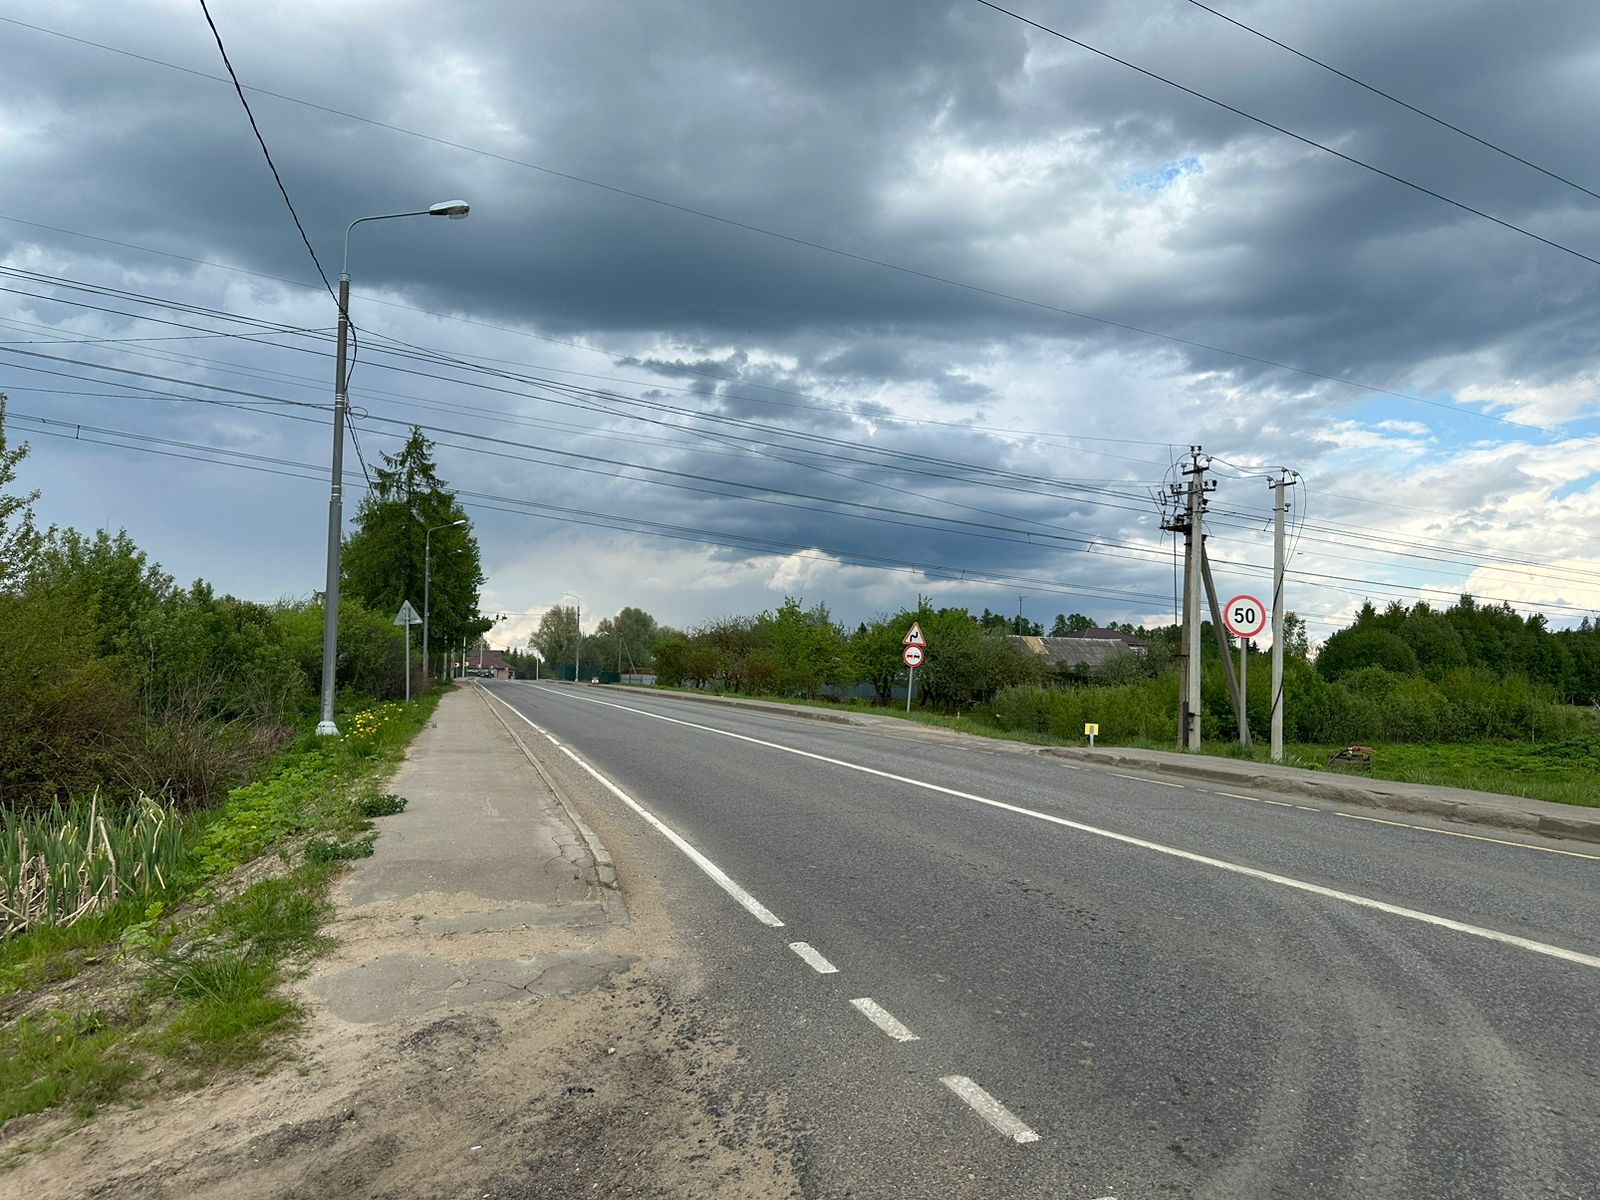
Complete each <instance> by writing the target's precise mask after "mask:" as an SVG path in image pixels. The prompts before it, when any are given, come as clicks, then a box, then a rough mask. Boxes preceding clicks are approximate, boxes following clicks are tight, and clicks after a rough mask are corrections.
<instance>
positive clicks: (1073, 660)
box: [1018, 637, 1131, 671]
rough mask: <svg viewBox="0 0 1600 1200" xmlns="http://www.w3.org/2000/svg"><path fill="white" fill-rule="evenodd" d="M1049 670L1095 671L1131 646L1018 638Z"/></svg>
mask: <svg viewBox="0 0 1600 1200" xmlns="http://www.w3.org/2000/svg"><path fill="white" fill-rule="evenodd" d="M1018 640H1019V641H1020V642H1022V644H1023V645H1024V646H1026V647H1027V648H1028V649H1029V650H1031V651H1033V652H1034V653H1035V654H1037V655H1038V656H1039V657H1040V658H1042V659H1044V660H1045V661H1046V662H1047V663H1049V664H1050V665H1051V666H1052V667H1066V668H1067V669H1069V670H1071V669H1073V668H1078V667H1081V668H1085V669H1087V670H1091V671H1093V670H1098V669H1099V668H1100V667H1103V666H1105V665H1106V663H1108V662H1110V661H1111V660H1112V659H1113V658H1116V657H1117V656H1118V655H1119V654H1127V653H1128V652H1129V651H1130V649H1131V647H1129V646H1127V645H1126V644H1124V643H1123V642H1121V641H1109V640H1105V639H1100V638H1070V637H1024V638H1019V639H1018Z"/></svg>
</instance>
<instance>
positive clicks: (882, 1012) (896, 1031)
mask: <svg viewBox="0 0 1600 1200" xmlns="http://www.w3.org/2000/svg"><path fill="white" fill-rule="evenodd" d="M850 1003H851V1004H853V1005H855V1006H856V1007H857V1008H858V1009H860V1010H861V1015H862V1016H864V1017H866V1019H867V1020H869V1021H871V1022H872V1023H873V1024H874V1025H876V1026H877V1027H878V1028H879V1029H881V1030H883V1031H884V1032H885V1033H887V1034H888V1035H889V1036H890V1037H892V1038H893V1039H894V1040H895V1041H897V1042H920V1041H921V1040H922V1039H921V1038H919V1037H918V1036H917V1035H916V1034H914V1033H912V1032H911V1030H909V1029H907V1028H906V1027H905V1026H904V1025H902V1024H900V1022H899V1021H897V1020H895V1019H894V1015H893V1014H892V1013H890V1012H889V1010H888V1009H886V1008H884V1007H883V1005H881V1004H879V1003H878V1002H877V1001H876V1000H874V999H873V998H872V997H871V996H863V997H861V999H859V1000H852V1001H850Z"/></svg>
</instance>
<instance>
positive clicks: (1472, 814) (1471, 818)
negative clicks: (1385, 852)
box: [1039, 746, 1600, 842]
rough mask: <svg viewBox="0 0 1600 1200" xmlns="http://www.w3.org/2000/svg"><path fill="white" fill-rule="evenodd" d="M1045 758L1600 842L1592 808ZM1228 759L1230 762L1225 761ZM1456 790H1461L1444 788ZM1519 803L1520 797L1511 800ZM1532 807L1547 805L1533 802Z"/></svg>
mask: <svg viewBox="0 0 1600 1200" xmlns="http://www.w3.org/2000/svg"><path fill="white" fill-rule="evenodd" d="M1039 753H1040V754H1044V755H1049V756H1050V757H1052V758H1067V759H1073V760H1075V761H1078V762H1083V763H1091V764H1094V765H1096V766H1106V767H1125V768H1129V769H1132V770H1140V771H1150V772H1154V773H1156V774H1160V775H1176V776H1179V777H1183V778H1189V779H1203V780H1205V781H1207V782H1208V783H1225V784H1233V785H1234V786H1235V787H1249V788H1255V789H1257V790H1258V791H1263V792H1276V793H1278V794H1279V795H1287V796H1301V797H1307V798H1311V799H1317V800H1326V801H1329V802H1330V803H1334V804H1349V805H1354V806H1356V807H1358V808H1376V809H1382V810H1385V811H1388V812H1396V813H1409V814H1412V815H1422V816H1435V817H1442V818H1444V819H1446V820H1450V821H1459V822H1462V823H1465V824H1469V825H1485V826H1489V827H1491V828H1496V829H1516V830H1521V831H1523V832H1525V833H1536V834H1542V835H1544V836H1546V837H1553V838H1574V839H1577V840H1580V841H1587V842H1600V810H1592V811H1594V815H1593V816H1589V815H1587V814H1588V813H1589V812H1590V811H1591V810H1587V809H1584V808H1581V807H1579V808H1576V810H1575V811H1574V812H1572V813H1571V814H1568V813H1566V812H1564V811H1563V812H1559V813H1546V812H1538V811H1528V810H1522V811H1518V810H1517V809H1515V808H1511V807H1508V806H1505V805H1500V804H1495V803H1492V802H1486V801H1480V800H1475V799H1471V798H1470V795H1469V796H1465V797H1463V798H1462V799H1450V798H1448V797H1445V796H1431V795H1419V794H1416V793H1413V792H1410V791H1407V790H1404V786H1405V785H1400V784H1396V785H1395V786H1394V787H1393V788H1385V787H1383V786H1381V783H1379V782H1377V781H1375V782H1374V783H1372V784H1364V785H1363V784H1356V783H1352V782H1350V777H1349V776H1329V777H1322V776H1319V775H1317V774H1316V773H1314V772H1305V773H1303V774H1302V773H1298V772H1297V773H1295V774H1293V775H1278V774H1267V773H1265V772H1262V771H1245V772H1241V771H1237V770H1234V771H1230V770H1227V769H1225V768H1223V767H1220V766H1211V765H1210V764H1207V763H1204V762H1189V761H1177V762H1174V761H1171V760H1168V759H1155V760H1151V759H1148V758H1144V757H1141V756H1136V755H1131V754H1120V753H1118V752H1117V751H1115V750H1109V749H1108V750H1098V749H1096V750H1088V749H1079V748H1076V747H1072V746H1043V747H1040V749H1039ZM1223 761H1227V760H1223ZM1442 790H1447V791H1448V790H1456V789H1442ZM1508 799H1511V800H1516V799H1518V797H1508ZM1529 803H1542V802H1535V801H1530V802H1529Z"/></svg>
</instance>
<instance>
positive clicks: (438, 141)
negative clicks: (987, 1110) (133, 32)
mask: <svg viewBox="0 0 1600 1200" xmlns="http://www.w3.org/2000/svg"><path fill="white" fill-rule="evenodd" d="M979 2H980V3H986V2H987V0H979ZM990 7H996V6H993V5H991V6H990ZM997 11H1001V12H1005V13H1007V15H1011V16H1015V15H1016V14H1013V13H1010V11H1009V10H1007V9H998V10H997ZM1018 19H1019V20H1026V18H1020V17H1019V18H1018ZM0 21H4V22H6V23H7V24H11V25H16V26H18V27H20V28H24V29H31V30H33V31H35V32H37V33H43V34H47V35H49V36H52V37H59V38H62V39H64V40H66V41H70V42H76V43H78V44H80V45H85V46H91V47H93V48H95V49H97V50H104V51H106V52H108V53H111V54H118V55H122V56H124V57H127V58H132V59H135V60H137V61H140V62H145V63H149V64H152V65H154V66H159V67H163V68H166V69H168V70H173V71H178V72H181V73H182V74H185V75H190V76H193V77H196V78H200V79H208V80H211V81H213V82H217V83H226V82H228V81H227V80H225V79H222V78H220V77H219V76H216V75H211V74H209V73H207V72H205V71H199V70H196V69H194V68H192V67H184V66H179V65H178V64H176V63H171V62H167V61H165V60H163V59H158V58H153V57H151V56H149V55H145V54H138V53H135V52H134V51H131V50H125V49H123V48H121V47H118V46H110V45H106V44H105V43H102V42H95V41H91V40H90V39H88V38H82V37H77V36H75V35H73V34H69V33H63V32H61V31H60V30H57V29H49V28H46V27H45V26H42V25H34V24H30V23H29V22H26V21H19V20H17V19H16V18H14V17H4V16H0ZM1029 23H1030V24H1032V23H1033V22H1029ZM1040 28H1044V27H1043V26H1040ZM1049 32H1052V33H1053V32H1054V31H1053V30H1051V31H1049ZM1057 36H1062V37H1064V36H1065V35H1060V34H1058V35H1057ZM1068 40H1072V39H1068ZM1095 53H1101V52H1100V51H1095ZM1118 61H1121V60H1118ZM1128 65H1130V66H1131V64H1128ZM1133 69H1135V70H1141V71H1142V70H1143V68H1137V67H1135V68H1133ZM1157 78H1159V77H1157ZM1163 82H1168V81H1165V80H1164V81H1163ZM1173 86H1174V87H1181V86H1182V85H1180V84H1173ZM248 90H249V91H252V92H256V93H257V94H259V95H263V96H270V97H271V98H273V99H275V100H281V101H283V102H285V103H288V104H295V105H299V106H301V107H304V108H309V109H312V110H314V111H317V112H323V113H327V114H329V115H331V116H336V117H340V118H342V119H344V120H348V121H355V122H357V123H360V124H364V125H370V126H372V127H373V128H377V129H384V130H387V131H389V132H391V133H398V134H401V135H403V136H406V137H414V138H418V139H420V140H422V141H426V142H429V143H431V144H434V145H439V146H444V147H447V148H449V149H453V150H459V151H461V152H463V153H466V154H474V155H478V156H481V157H484V158H488V159H491V160H493V161H496V162H501V163H505V164H507V165H509V166H516V167H522V168H524V169H526V170H530V171H536V172H538V173H540V174H542V175H546V176H549V177H551V178H556V179H563V180H566V181H568V182H571V183H578V184H583V185H584V186H586V187H593V188H597V189H599V190H601V191H604V192H608V193H611V194H613V195H617V196H623V197H626V198H629V199H633V200H638V201H641V202H642V203H646V204H653V205H656V206H659V207H661V208H665V209H669V210H671V211H673V212H678V213H682V214H684V215H686V216H692V217H696V218H698V219H701V220H706V221H714V222H717V223H718V224H722V225H727V226H729V227H730V228H735V229H741V230H744V231H745V232H747V233H754V234H758V235H760V236H763V237H770V238H774V239H776V240H778V241H783V242H787V243H789V244H791V245H796V246H802V247H805V248H807V249H811V250H816V251H818V252H820V253H824V254H830V255H833V256H836V257H838V258H843V259H848V260H851V261H854V262H860V263H864V264H867V265H869V266H875V267H881V268H883V269H885V270H889V271H895V272H898V273H900V274H903V275H907V276H910V277H912V278H915V279H923V280H927V281H929V282H932V283H939V284H942V285H945V286H947V287H954V288H960V289H962V290H963V291H968V292H971V293H974V294H976V295H983V296H988V297H990V298H993V299H998V300H1003V301H1006V302H1007V303H1011V304H1020V305H1023V306H1025V307H1028V308H1033V309H1037V310H1039V311H1042V312H1050V313H1055V314H1057V315H1059V316H1066V317H1072V318H1074V319H1075V320H1080V321H1088V322H1091V323H1093V324H1097V325H1102V326H1105V327H1106V328H1111V329H1120V330H1122V331H1124V332H1128V333H1135V334H1139V335H1140V336H1143V337H1153V338H1159V339H1161V340H1163V341H1167V342H1170V343H1172V344H1174V345H1180V346H1185V347H1188V348H1190V349H1195V350H1202V351H1205V352H1207V353H1210V354H1220V355H1223V356H1224V357H1227V358H1233V359H1236V360H1238V361H1240V362H1248V363H1254V364H1256V365H1258V366H1265V367H1270V368H1272V369H1274V370H1280V371H1288V372H1291V373H1293V374H1297V375H1301V376H1304V377H1306V378H1308V379H1316V380H1319V381H1322V382H1326V383H1337V384H1340V385H1342V386H1346V387H1353V388H1357V389H1359V390H1361V391H1364V392H1367V393H1369V394H1372V395H1379V396H1392V397H1395V398H1396V399H1400V400H1405V401H1408V402H1410V403H1413V404H1424V405H1428V406H1430V407H1433V408H1442V409H1446V410H1448V411H1450V412H1454V413H1457V414H1461V415H1464V416H1470V417H1476V418H1478V419H1480V420H1486V421H1496V422H1499V423H1501V424H1506V425H1514V426H1518V427H1520V428H1524V429H1534V430H1538V431H1539V432H1541V433H1544V434H1546V435H1547V436H1559V435H1557V434H1555V433H1554V431H1553V430H1550V429H1548V428H1546V427H1544V426H1542V425H1534V424H1532V423H1530V422H1525V421H1517V420H1513V419H1512V418H1510V417H1503V416H1500V415H1498V414H1495V413H1487V412H1479V411H1477V410H1475V409H1471V408H1463V407H1461V406H1459V405H1454V404H1448V403H1446V402H1444V401H1440V400H1431V399H1429V398H1427V397H1424V396H1414V395H1411V394H1409V393H1406V392H1401V391H1396V390H1394V389H1391V388H1384V387H1378V386H1375V385H1373V384H1367V383H1362V382H1360V381H1358V380H1355V379H1350V378H1348V377H1345V376H1340V375H1332V374H1328V373H1326V372H1322V371H1314V370H1311V369H1309V368H1306V367H1298V366H1294V365H1293V364H1291V363H1285V362H1280V361H1278V360H1276V359H1270V358H1266V357H1264V356H1261V355H1255V354H1249V353H1246V352H1244V351H1240V350H1230V349H1228V348H1226V347H1222V346H1216V345H1212V344H1210V343H1206V342H1201V341H1197V340H1194V339H1192V338H1184V337H1180V336H1178V335H1176V334H1169V333H1162V332H1160V331H1158V330H1154V329H1147V328H1144V327H1142V326H1139V325H1134V324H1132V323H1129V322H1124V321H1116V320H1113V319H1111V318H1108V317H1099V316H1094V315H1092V314H1090V313H1084V312H1078V311H1076V310H1073V309H1069V308H1065V307H1063V306H1061V305H1056V304H1049V303H1046V302H1044V301H1041V300H1031V299H1028V298H1026V297H1023V296H1016V295H1012V294H1011V293H1008V292H1003V291H1000V290H998V289H995V288H987V287H984V286H982V285H980V284H974V283H967V282H964V281H962V280H959V279H953V278H951V277H949V276H944V275H939V274H936V273H934V272H931V271H922V270H918V269H917V268H914V267H907V266H902V265H900V264H898V263H893V262H889V261H887V260H884V259H879V258H874V257H872V256H870V255H865V254H858V253H855V252H854V251H850V250H845V249H842V248H840V247H837V246H829V245H827V244H826V243H823V242H818V241H814V240H812V239H809V238H803V237H799V236H797V235H794V234H787V233H783V232H781V231H779V230H775V229H769V228H766V227H764V226H760V225H756V224H754V223H752V222H749V221H741V220H738V219H737V218H734V217H726V216H722V215H719V214H717V213H713V212H709V211H706V210H704V209H698V208H693V207H691V206H689V205H686V204H679V203H677V202H676V201H672V200H664V199H662V198H661V197H658V196H652V195H649V194H648V193H645V192H639V191H634V190H632V189H630V188H624V187H619V186H617V185H615V184H609V183H603V182H601V181H599V180H596V179H588V178H585V177H584V176H581V175H576V174H573V173H571V172H568V171H560V170H556V169H555V168H553V167H546V166H543V165H541V164H539V163H535V162H530V161H528V160H526V159H520V158H514V157H512V156H510V155H506V154H500V153H497V152H496V151H493V150H485V149H483V148H481V147H478V146H472V145H469V144H467V143H464V142H458V141H454V140H452V139H450V138H444V137H438V136H435V135H433V134H428V133H422V132H420V131H418V130H414V129H408V128H406V127H404V126H401V125H395V124H393V123H391V122H388V121H380V120H377V119H375V118H372V117H364V116H361V115H359V114H357V113H352V112H347V111H345V110H343V109H337V108H332V107H330V106H328V105H325V104H317V103H315V102H313V101H310V100H302V99H300V98H299V97H296V96H290V95H287V94H285V93H282V92H274V91H270V90H268V89H266V88H257V87H251V88H249V89H248ZM1185 90H1188V89H1185ZM1195 94H1196V95H1199V93H1195ZM1201 98H1202V99H1206V100H1208V101H1209V100H1210V98H1209V97H1201ZM1211 102H1212V103H1218V104H1220V103H1221V102H1220V101H1211ZM1244 115H1248V114H1244ZM1251 119H1252V120H1254V119H1255V118H1251ZM1284 132H1286V133H1287V131H1284ZM1289 136H1291V137H1297V136H1298V135H1296V134H1290V135H1289ZM1329 153H1334V154H1337V153H1338V152H1337V151H1331V150H1330V151H1329ZM1341 157H1343V156H1341ZM1351 161H1358V160H1351ZM1361 165H1366V164H1361ZM1371 169H1372V170H1378V168H1376V167H1374V168H1371ZM1394 178H1396V179H1398V178H1399V177H1398V176H1395V177H1394ZM1400 182H1403V183H1406V184H1407V186H1408V187H1418V186H1419V185H1415V184H1410V183H1408V182H1407V181H1405V180H1400ZM1421 190H1425V189H1421ZM1440 198H1441V199H1446V200H1447V202H1448V203H1452V204H1455V203H1457V202H1456V201H1449V200H1448V199H1447V198H1446V197H1440ZM1461 207H1465V206H1461ZM1470 211H1476V210H1470ZM1482 215H1484V216H1486V218H1487V219H1488V220H1492V221H1496V222H1497V223H1501V224H1505V222H1501V221H1500V220H1499V218H1496V217H1488V216H1487V214H1482ZM1509 227H1510V228H1517V227H1516V226H1509ZM1519 232H1526V231H1525V230H1519ZM1528 236H1529V237H1535V238H1537V237H1538V235H1536V234H1531V233H1530V234H1528ZM1538 240H1540V241H1547V239H1544V238H1538ZM1549 244H1550V245H1553V246H1556V247H1557V248H1558V249H1567V248H1566V247H1563V246H1560V245H1559V244H1558V243H1554V242H1550V243H1549ZM1569 253H1572V254H1578V252H1577V251H1575V250H1570V251H1569ZM1579 257H1587V256H1584V255H1579ZM1589 261H1591V262H1595V263H1596V264H1597V265H1600V260H1597V259H1590V260H1589Z"/></svg>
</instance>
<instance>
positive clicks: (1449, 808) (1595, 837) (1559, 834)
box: [624, 688, 1600, 842]
mask: <svg viewBox="0 0 1600 1200" xmlns="http://www.w3.org/2000/svg"><path fill="white" fill-rule="evenodd" d="M624 690H630V689H624ZM639 690H641V691H648V692H649V693H650V694H651V695H659V696H667V697H670V698H672V699H675V700H689V701H692V702H693V703H696V704H713V705H720V706H721V707H723V708H742V709H747V710H750V711H753V712H764V713H768V714H773V713H777V714H780V715H786V716H794V717H799V718H801V719H803V720H809V721H824V722H827V723H829V724H833V725H849V726H852V727H854V728H857V729H871V728H875V727H876V725H875V722H873V721H863V720H857V719H856V718H854V717H848V716H845V715H843V714H842V713H831V712H827V711H823V710H817V709H808V708H802V707H801V706H799V705H795V706H792V707H791V706H789V705H786V704H779V703H774V702H772V701H759V700H757V701H752V700H732V699H728V698H726V697H723V696H707V695H703V694H700V693H696V692H680V691H673V690H670V689H667V688H649V689H639ZM882 719H887V720H894V719H895V718H893V717H888V718H882ZM950 732H953V733H955V736H956V737H958V738H979V739H981V740H983V741H988V740H989V739H985V738H982V735H980V734H972V733H965V732H959V731H950ZM1002 744H1006V745H1012V746H1017V747H1019V749H1020V748H1022V747H1023V746H1024V745H1025V743H1016V742H1009V743H1002ZM1029 751H1031V752H1032V753H1034V754H1039V755H1044V756H1047V757H1051V758H1066V759H1073V760H1075V761H1077V762H1082V763H1087V764H1091V765H1094V766H1103V767H1123V768H1126V769H1129V770H1135V771H1149V772H1152V773H1155V774H1158V775H1174V776H1177V777H1179V778H1187V779H1201V780H1205V781H1206V782H1208V783H1221V784H1232V785H1234V786H1235V787H1247V788H1255V789H1256V790H1258V791H1263V792H1273V793H1276V794H1278V795H1286V796H1301V797H1306V798H1310V799H1316V800H1323V801H1326V802H1328V803H1330V804H1347V805H1351V806H1353V807H1356V808H1375V809H1379V810H1382V811H1385V812H1393V813H1405V814H1410V815H1413V816H1433V817H1439V818H1442V819H1444V820H1448V821H1456V822H1460V823H1462V824H1466V825H1482V826H1486V827H1488V828H1492V829H1512V830H1519V831H1521V832H1523V833H1531V834H1538V835H1541V836H1543V837H1550V838H1566V839H1573V840H1577V841H1584V842H1600V809H1588V808H1584V807H1582V806H1577V805H1574V806H1568V805H1555V804H1549V805H1548V807H1550V808H1554V809H1556V811H1555V812H1548V811H1545V812H1541V811H1530V810H1527V809H1524V810H1522V811H1518V810H1517V809H1515V808H1513V807H1509V806H1507V805H1506V804H1504V803H1500V804H1497V803H1494V802H1493V801H1492V800H1491V801H1483V800H1476V799H1473V798H1471V797H1472V793H1465V794H1464V796H1463V798H1461V799H1449V798H1447V797H1444V796H1432V795H1419V794H1416V793H1412V792H1409V791H1406V790H1405V789H1406V787H1407V786H1417V785H1406V784H1400V783H1395V784H1394V786H1393V787H1391V788H1386V787H1383V786H1382V784H1383V782H1385V781H1373V782H1372V783H1368V784H1358V783H1354V782H1352V777H1351V776H1348V775H1320V774H1318V773H1316V772H1312V771H1294V770H1293V768H1283V769H1284V770H1286V771H1292V773H1291V774H1285V775H1278V774H1276V773H1270V774H1269V773H1268V772H1265V771H1244V770H1242V768H1234V769H1232V770H1230V769H1228V768H1227V767H1225V766H1222V765H1221V764H1223V763H1228V762H1234V761H1237V760H1233V759H1214V760H1212V761H1211V762H1207V761H1205V760H1204V759H1203V758H1196V759H1195V760H1194V761H1190V759H1189V757H1188V756H1183V757H1181V758H1179V757H1178V756H1174V758H1176V759H1177V761H1173V760H1171V759H1164V758H1163V759H1155V760H1151V759H1147V758H1142V757H1138V756H1136V755H1131V754H1125V753H1121V752H1119V751H1117V750H1116V749H1114V748H1110V747H1108V748H1106V749H1099V748H1096V749H1094V750H1090V749H1089V748H1087V747H1075V746H1035V747H1027V749H1026V750H1025V751H1024V752H1029ZM1213 763H1215V764H1217V765H1212V764H1213ZM1252 765H1256V764H1252ZM1440 790H1442V791H1461V790H1462V789H1455V788H1441V789H1440ZM1519 799H1523V798H1522V797H1517V796H1507V797H1506V800H1508V801H1512V802H1515V801H1517V800H1519ZM1524 802H1525V803H1527V804H1540V805H1545V804H1546V803H1547V802H1545V801H1536V800H1525V801H1524ZM1569 807H1570V808H1571V809H1572V811H1571V812H1568V811H1567V810H1568V808H1569ZM1590 814H1593V815H1590Z"/></svg>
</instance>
